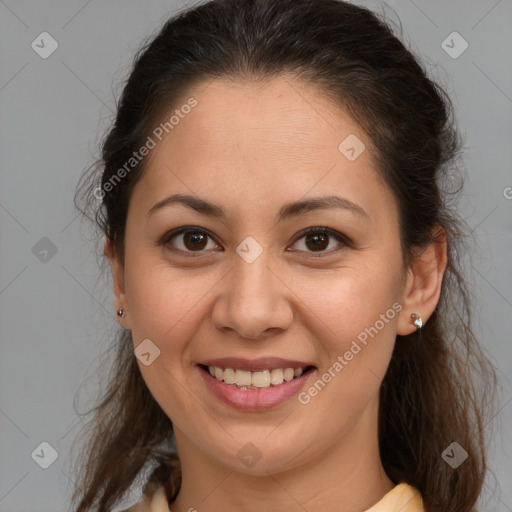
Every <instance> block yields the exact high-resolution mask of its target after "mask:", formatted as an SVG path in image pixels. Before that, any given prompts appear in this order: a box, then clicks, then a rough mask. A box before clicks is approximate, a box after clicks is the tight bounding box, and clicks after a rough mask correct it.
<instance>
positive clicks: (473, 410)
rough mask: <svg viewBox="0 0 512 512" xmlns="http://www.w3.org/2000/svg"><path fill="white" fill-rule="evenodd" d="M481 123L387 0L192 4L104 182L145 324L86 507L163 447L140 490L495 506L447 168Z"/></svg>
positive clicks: (93, 443) (108, 226) (480, 375)
mask: <svg viewBox="0 0 512 512" xmlns="http://www.w3.org/2000/svg"><path fill="white" fill-rule="evenodd" d="M459 148H460V142H459V137H458V134H457V131H456V129H455V127H454V123H453V121H452V119H451V104H450V101H449V99H448V98H447V97H446V95H445V94H444V92H443V91H442V89H441V88H440V87H439V86H438V85H436V84H435V83H433V82H432V81H431V80H430V79H429V78H428V77H427V76H426V73H425V71H424V70H423V68H422V66H421V65H420V64H419V62H418V61H417V60H416V58H415V57H414V56H413V55H412V54H411V53H410V52H409V51H408V50H407V49H406V48H405V47H404V45H403V44H402V43H401V42H400V41H399V40H398V39H397V38H396V37H395V36H394V35H393V34H392V32H391V30H390V28H389V27H388V26H387V25H386V24H385V23H384V22H382V21H380V20H379V19H378V18H377V17H376V16H375V15H374V14H373V13H371V12H370V11H369V10H367V9H364V8H361V7H357V6H355V5H352V4H350V3H347V2H343V1H339V0H315V1H311V0H279V1H275V0H251V1H247V0H217V1H211V2H207V3H205V4H203V5H200V6H197V7H195V8H193V9H190V10H188V11H185V12H183V13H182V14H181V15H179V16H177V17H175V18H172V19H170V20H169V21H168V22H167V23H166V24H165V26H164V27H163V28H162V30H161V31H160V33H159V34H158V35H157V36H156V37H155V38H154V39H153V40H152V41H150V42H149V43H147V45H146V46H145V47H144V49H143V50H141V51H140V52H139V54H138V55H137V58H136V62H135V65H134V68H133V71H132V72H131V75H130V77H129V79H128V81H127V83H126V86H125V88H124V91H123V93H122V97H121V100H120V103H119V105H118V110H117V116H116V119H115V123H114V125H113V127H112V128H111V130H110V132H109V133H108V136H107V137H106V139H105V141H104V144H103V146H102V159H101V161H100V162H99V164H98V166H96V167H95V168H93V169H92V170H93V173H92V174H90V175H87V176H85V181H84V183H83V187H82V188H81V190H80V191H81V193H82V194H83V196H82V197H83V198H84V199H85V200H86V201H89V205H93V206H94V205H95V204H96V205H97V204H100V207H99V208H98V210H97V212H96V221H97V223H98V226H99V227H100V228H101V230H102V233H103V234H104V235H105V245H104V254H105V256H106V258H107V259H108V261H109V263H110V265H111V269H112V275H113V284H114V307H115V310H116V311H117V317H118V320H119V323H120V324H121V326H122V327H123V332H122V335H121V337H120V339H119V340H118V352H117V358H116V361H115V366H114V373H113V376H112V380H111V382H110V385H109V387H108V389H107V390H106V394H105V396H104V397H103V400H102V401H101V402H100V403H99V404H98V406H97V407H96V408H95V416H94V420H95V422H94V428H93V429H91V430H90V438H89V444H88V446H87V450H86V451H84V454H83V459H84V460H83V461H80V464H81V469H80V475H81V479H80V481H79V483H78V484H77V489H76V492H75V495H74V499H75V500H77V501H78V500H80V501H79V504H78V507H77V510H78V511H79V512H85V511H90V510H98V511H108V510H111V507H113V506H114V505H115V504H116V503H118V502H119V500H120V498H121V497H122V496H123V494H124V493H125V492H126V491H127V490H128V489H129V487H130V486H131V484H132V483H133V482H134V479H135V478H136V477H137V475H138V474H139V473H140V472H141V470H142V469H143V467H144V466H145V465H146V464H147V463H148V462H153V463H154V462H157V463H158V465H157V466H156V467H155V468H154V471H153V473H152V474H151V476H150V478H149V479H148V482H147V484H146V485H145V488H144V493H145V496H144V499H143V500H141V501H140V502H139V503H138V504H136V505H134V506H132V507H131V508H130V509H129V510H130V511H131V512H139V511H153V512H154V511H159V512H160V511H161V512H164V511H165V512H167V511H172V512H183V511H186V510H188V511H192V510H198V511H221V510H222V511H230V510H244V511H255V510H265V511H267V512H268V511H270V512H272V511H282V510H286V511H288V510H307V511H309V512H315V511H319V510H322V511H325V510H343V511H344V512H361V511H372V512H377V511H399V510H400V511H402V512H413V511H414V512H415V511H426V512H434V511H435V512H448V511H450V512H453V511H457V512H469V511H474V510H476V509H475V503H476V502H477V499H478V497H479V494H480V492H481V489H482V485H483V480H484V476H485V471H486V451H485V438H484V432H483V426H484V422H485V413H486V410H485V408H484V405H485V404H489V403H490V402H489V401H488V397H487V395H486V393H485V391H486V390H487V389H490V390H491V391H492V385H493V383H494V375H493V372H492V367H491V365H490V363H489V362H488V361H487V359H486V358H485V355H484V354H483V352H482V349H481V348H480V346H479V344H478V342H477V341H476V339H475V337H474V335H473V333H472V330H471V326H470V321H469V319H470V315H469V313H470V309H469V304H468V296H467V293H466V291H465V287H464V282H463V278H462V276H461V273H460V271H459V268H458V261H457V254H458V253H457V250H458V245H457V244H458V243H459V241H460V235H461V225H462V224H461V221H460V220H458V217H457V215H456V212H455V211H454V210H453V205H450V204H449V203H448V202H447V197H448V192H449V191H447V190H445V184H446V183H447V181H449V180H450V172H451V171H452V170H453V165H452V164H454V163H455V158H456V156H457V154H458V151H459ZM97 170H99V172H100V173H101V177H100V179H99V180H98V179H97V176H98V174H97ZM84 187H85V188H84ZM97 199H100V200H101V201H100V203H98V201H97ZM486 384H489V388H487V387H486V386H485V385H486ZM172 442H175V443H176V447H177V454H175V453H173V450H172V449H166V447H167V448H168V444H169V443H172ZM93 507H94V508H93Z"/></svg>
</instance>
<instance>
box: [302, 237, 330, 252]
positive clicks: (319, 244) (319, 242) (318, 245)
mask: <svg viewBox="0 0 512 512" xmlns="http://www.w3.org/2000/svg"><path fill="white" fill-rule="evenodd" d="M312 238H313V239H315V242H314V243H313V248H315V249H325V248H326V247H327V246H328V245H329V244H328V243H326V242H327V239H328V238H329V237H328V236H327V235H325V234H314V235H308V236H307V237H306V244H307V243H308V240H311V239H312ZM308 247H309V245H308ZM309 248H310V249H311V247H309Z"/></svg>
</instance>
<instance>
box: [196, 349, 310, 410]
mask: <svg viewBox="0 0 512 512" xmlns="http://www.w3.org/2000/svg"><path fill="white" fill-rule="evenodd" d="M197 368H198V371H199V373H200V375H201V377H202V379H203V382H204V383H205V387H206V390H207V392H208V393H210V394H211V396H212V397H215V398H216V399H217V400H219V401H220V402H222V403H223V404H225V405H227V406H229V407H230V408H235V409H238V410H240V411H243V412H251V411H253V412H255V411H259V412H263V411H267V410H270V409H275V408H277V407H279V406H281V405H283V404H285V403H286V402H288V401H289V400H291V398H292V397H293V396H295V395H296V394H297V393H299V392H300V390H301V389H302V388H303V387H304V386H306V383H307V381H309V380H310V379H311V378H312V376H313V375H314V374H315V373H316V371H317V367H316V366H314V365H312V364H310V363H308V362H304V361H292V360H290V359H282V358H277V357H267V358H261V359H255V360H248V359H242V358H233V357H230V358H222V359H210V360H209V361H201V362H200V363H198V364H197Z"/></svg>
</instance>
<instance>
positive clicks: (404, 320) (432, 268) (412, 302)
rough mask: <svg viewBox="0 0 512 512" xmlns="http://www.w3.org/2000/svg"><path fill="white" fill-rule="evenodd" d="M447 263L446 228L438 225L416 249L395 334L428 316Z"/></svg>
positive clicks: (408, 330)
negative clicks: (426, 240)
mask: <svg viewBox="0 0 512 512" xmlns="http://www.w3.org/2000/svg"><path fill="white" fill-rule="evenodd" d="M447 263H448V245H447V235H446V231H445V230H444V229H443V228H440V227H437V228H436V229H435V231H434V234H433V236H432V241H431V242H430V244H429V245H428V246H427V247H426V248H424V249H423V250H421V251H420V252H419V253H418V255H417V256H416V257H415V259H414V261H413V263H412V264H411V266H410V268H409V269H408V272H407V279H406V285H405V288H404V295H403V300H402V305H403V309H402V311H401V313H400V318H399V320H398V326H397V334H399V335H402V336H405V335H407V334H411V333H412V332H414V331H415V330H416V329H418V328H419V327H420V324H422V325H425V323H426V322H427V320H428V318H430V316H431V315H432V313H433V312H434V310H435V308H436V306H437V304H438V302H439V297H440V296H441V288H442V284H443V277H444V273H445V271H446V266H447ZM415 315H417V316H415ZM420 320H421V322H420Z"/></svg>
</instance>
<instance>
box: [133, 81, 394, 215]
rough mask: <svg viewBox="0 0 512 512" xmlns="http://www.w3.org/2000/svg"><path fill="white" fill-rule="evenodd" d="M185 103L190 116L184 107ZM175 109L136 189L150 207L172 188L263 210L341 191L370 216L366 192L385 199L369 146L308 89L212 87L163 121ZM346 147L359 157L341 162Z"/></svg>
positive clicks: (246, 84) (240, 84)
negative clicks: (176, 113)
mask: <svg viewBox="0 0 512 512" xmlns="http://www.w3.org/2000/svg"><path fill="white" fill-rule="evenodd" d="M191 98H193V100H194V101H195V102H196V105H195V106H194V108H191V109H189V108H186V109H185V108H182V106H183V105H186V104H188V103H190V99H191ZM176 110H178V111H181V115H180V116H179V119H178V117H176V116H175V119H174V121H175V124H174V123H173V126H172V129H169V126H168V133H167V134H166V133H165V132H164V134H163V136H162V139H161V141H159V140H158V139H155V140H156V143H157V144H156V147H155V148H154V149H153V150H152V151H151V154H150V158H149V162H148V165H147V169H146V171H145V173H144V174H145V176H144V177H143V179H142V180H141V182H142V183H140V185H139V184H138V185H137V187H138V188H139V189H143V190H145V195H146V196H151V199H148V201H151V202H153V203H154V202H155V201H157V200H159V199H161V198H162V197H163V196H164V195H166V194H167V193H172V192H176V189H179V191H183V192H184V193H192V194H196V195H200V196H202V197H210V198H213V197H215V199H216V200H220V201H222V202H226V201H228V200H229V201H233V200H234V199H241V198H243V199H244V200H246V201H247V202H254V204H256V203H258V204H260V205H265V204H268V205H269V206H270V204H271V203H272V202H273V201H274V200H275V198H279V199H278V200H279V202H285V201H286V200H288V201H290V200H297V199H299V198H302V197H303V196H305V195H326V194H331V193H338V192H339V193H340V194H342V195H345V196H346V197H347V198H349V199H350V200H352V201H354V202H361V203H366V206H363V205H362V206H363V208H364V209H365V210H367V211H370V212H371V210H372V208H375V203H372V202H371V201H369V200H368V198H366V199H365V198H364V195H365V194H364V192H365V191H366V192H368V194H376V193H378V192H379V191H380V192H381V194H380V195H381V196H382V195H384V198H385V199H388V200H389V199H390V197H389V196H386V192H384V194H382V188H383V181H382V179H381V177H380V174H379V173H378V171H377V168H376V166H375V164H374V160H373V156H372V155H373V149H372V146H371V142H370V140H369V139H368V138H367V136H366V135H365V133H364V132H363V131H362V129H361V127H360V126H359V125H358V124H357V123H356V122H355V120H354V119H352V117H351V116H350V115H348V113H347V111H346V110H345V109H344V108H343V107H342V106H340V105H338V104H336V103H334V102H333V101H332V100H329V99H328V98H327V97H326V95H325V94H322V91H320V90H318V89H317V88H316V87H313V86H312V85H309V84H305V83H303V82H300V81H298V80H296V79H293V78H291V77H289V76H280V77H278V78H274V79H272V80H267V81H265V82H262V81H259V82H257V81H255V80H244V81H232V80H228V79H215V80H211V81H209V82H203V83H199V84H196V85H195V86H194V87H192V88H190V89H189V90H187V91H186V93H185V94H184V95H183V96H182V98H181V99H180V100H179V101H178V102H176V104H175V105H174V106H173V109H172V111H171V112H167V113H165V114H164V115H163V116H162V122H163V123H165V122H166V121H167V120H169V118H170V116H171V115H172V114H173V113H174V112H175V111H176ZM176 121H177V122H176ZM347 140H348V141H349V142H350V144H347V143H345V142H344V141H347ZM354 142H355V148H356V149H357V150H358V152H359V151H362V152H361V154H360V155H359V156H358V157H357V158H356V159H349V158H347V153H346V149H347V146H354ZM340 144H341V146H340ZM358 144H359V146H358ZM340 148H341V149H340ZM361 148H364V149H361ZM349 156H350V154H349ZM137 187H136V188H137ZM171 189H172V190H171ZM368 194H367V195H368ZM285 196H286V197H285ZM274 209H275V208H274Z"/></svg>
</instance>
